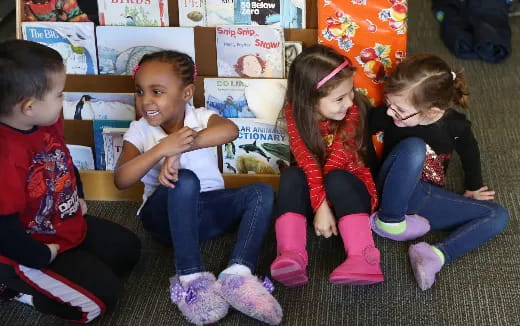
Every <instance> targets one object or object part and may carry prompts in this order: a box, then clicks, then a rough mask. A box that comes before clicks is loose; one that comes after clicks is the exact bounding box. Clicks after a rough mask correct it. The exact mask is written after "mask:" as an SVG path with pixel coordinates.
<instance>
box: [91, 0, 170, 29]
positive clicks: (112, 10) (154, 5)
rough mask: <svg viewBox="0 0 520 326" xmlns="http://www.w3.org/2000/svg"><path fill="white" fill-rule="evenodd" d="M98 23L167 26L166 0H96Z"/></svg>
mask: <svg viewBox="0 0 520 326" xmlns="http://www.w3.org/2000/svg"><path fill="white" fill-rule="evenodd" d="M97 3H98V12H99V24H100V25H122V26H162V27H165V26H168V24H169V19H168V0H137V1H114V0H97Z"/></svg>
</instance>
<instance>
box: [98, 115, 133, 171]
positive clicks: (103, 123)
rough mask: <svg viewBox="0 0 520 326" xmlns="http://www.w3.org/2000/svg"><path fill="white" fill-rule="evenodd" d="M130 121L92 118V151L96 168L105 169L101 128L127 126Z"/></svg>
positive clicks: (103, 141)
mask: <svg viewBox="0 0 520 326" xmlns="http://www.w3.org/2000/svg"><path fill="white" fill-rule="evenodd" d="M130 122H131V121H124V120H94V121H92V125H93V129H94V153H95V160H94V161H95V166H96V170H106V158H105V140H104V137H103V129H105V128H128V127H129V126H130Z"/></svg>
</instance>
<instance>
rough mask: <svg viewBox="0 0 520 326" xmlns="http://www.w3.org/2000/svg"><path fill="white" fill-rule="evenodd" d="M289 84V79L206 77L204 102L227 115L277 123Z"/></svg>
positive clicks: (209, 108)
mask: <svg viewBox="0 0 520 326" xmlns="http://www.w3.org/2000/svg"><path fill="white" fill-rule="evenodd" d="M286 88H287V80H286V79H271V78H204V98H205V100H206V105H205V106H206V108H207V109H208V110H212V111H215V112H217V113H218V114H219V115H221V116H223V117H226V118H254V119H255V121H256V122H262V123H268V124H273V125H274V124H276V123H277V120H278V117H279V115H280V111H281V109H282V106H283V104H284V98H285V91H286ZM266 94H269V96H266Z"/></svg>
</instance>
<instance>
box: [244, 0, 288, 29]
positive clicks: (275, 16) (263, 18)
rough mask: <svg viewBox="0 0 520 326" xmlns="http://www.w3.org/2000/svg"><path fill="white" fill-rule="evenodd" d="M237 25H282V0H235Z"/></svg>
mask: <svg viewBox="0 0 520 326" xmlns="http://www.w3.org/2000/svg"><path fill="white" fill-rule="evenodd" d="M234 1H235V4H234V5H235V8H234V10H235V15H234V24H235V25H280V18H281V12H282V6H281V5H282V3H281V1H282V0H234Z"/></svg>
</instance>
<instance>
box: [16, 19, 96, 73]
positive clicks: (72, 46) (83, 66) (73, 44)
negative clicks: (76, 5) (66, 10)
mask: <svg viewBox="0 0 520 326" xmlns="http://www.w3.org/2000/svg"><path fill="white" fill-rule="evenodd" d="M22 35H23V39H24V40H28V41H33V42H38V43H40V44H43V45H46V46H48V47H50V48H52V49H54V50H56V51H58V52H59V53H60V54H61V56H62V58H63V62H64V63H65V67H66V71H67V73H68V74H83V75H85V74H87V75H95V74H97V73H98V64H97V55H96V40H95V36H94V23H92V22H80V23H73V22H22Z"/></svg>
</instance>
